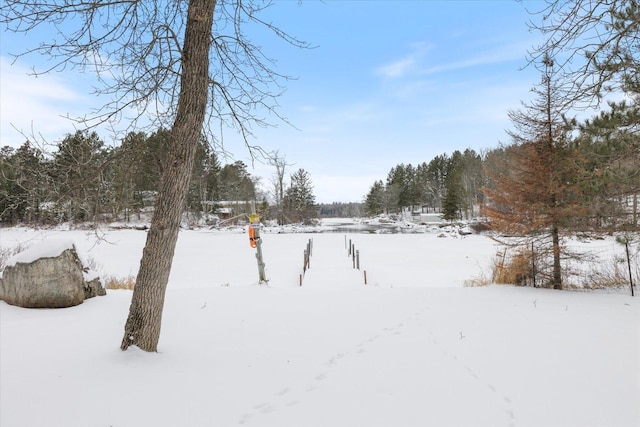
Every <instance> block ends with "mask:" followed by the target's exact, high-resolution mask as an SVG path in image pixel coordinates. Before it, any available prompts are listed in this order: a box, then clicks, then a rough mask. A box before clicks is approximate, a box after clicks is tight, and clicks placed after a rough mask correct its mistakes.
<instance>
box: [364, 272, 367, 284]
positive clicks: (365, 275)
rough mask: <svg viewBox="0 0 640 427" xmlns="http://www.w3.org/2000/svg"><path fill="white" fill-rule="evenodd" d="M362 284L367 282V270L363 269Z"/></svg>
mask: <svg viewBox="0 0 640 427" xmlns="http://www.w3.org/2000/svg"><path fill="white" fill-rule="evenodd" d="M364 284H365V285H366V284H367V270H365V271H364Z"/></svg>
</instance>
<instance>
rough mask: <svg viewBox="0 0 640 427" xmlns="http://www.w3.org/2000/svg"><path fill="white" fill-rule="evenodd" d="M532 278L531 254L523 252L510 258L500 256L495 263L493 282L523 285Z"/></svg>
mask: <svg viewBox="0 0 640 427" xmlns="http://www.w3.org/2000/svg"><path fill="white" fill-rule="evenodd" d="M530 278H531V254H530V253H529V251H526V250H521V251H518V252H516V253H515V254H513V255H512V256H510V257H506V256H504V255H503V256H498V257H496V258H495V259H494V262H493V282H495V283H501V284H507V285H523V284H526V282H527V280H529V279H530Z"/></svg>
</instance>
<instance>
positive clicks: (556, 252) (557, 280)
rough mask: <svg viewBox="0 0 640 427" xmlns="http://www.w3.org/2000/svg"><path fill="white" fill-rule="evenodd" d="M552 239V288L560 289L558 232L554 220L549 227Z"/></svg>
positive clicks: (560, 271) (560, 270)
mask: <svg viewBox="0 0 640 427" xmlns="http://www.w3.org/2000/svg"><path fill="white" fill-rule="evenodd" d="M551 239H552V240H553V289H562V269H561V265H560V233H559V231H558V224H557V222H555V221H554V223H553V227H552V228H551Z"/></svg>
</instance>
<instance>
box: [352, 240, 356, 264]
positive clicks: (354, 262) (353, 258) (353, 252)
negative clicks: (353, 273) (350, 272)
mask: <svg viewBox="0 0 640 427" xmlns="http://www.w3.org/2000/svg"><path fill="white" fill-rule="evenodd" d="M351 259H352V260H353V268H356V245H353V250H352V251H351Z"/></svg>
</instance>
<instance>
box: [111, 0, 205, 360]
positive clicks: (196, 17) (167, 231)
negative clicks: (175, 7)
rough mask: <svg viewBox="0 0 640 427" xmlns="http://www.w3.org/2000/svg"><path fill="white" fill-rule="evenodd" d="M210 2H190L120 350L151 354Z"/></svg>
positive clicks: (197, 99)
mask: <svg viewBox="0 0 640 427" xmlns="http://www.w3.org/2000/svg"><path fill="white" fill-rule="evenodd" d="M215 5H216V0H190V1H189V8H188V12H187V25H186V28H185V38H184V46H183V51H182V76H181V80H180V95H179V99H178V110H177V113H176V118H175V122H174V124H173V128H172V129H171V141H170V147H169V152H168V159H167V167H166V168H165V170H164V172H163V175H162V178H161V181H160V186H159V189H158V199H157V200H156V205H155V210H154V214H153V218H152V220H151V226H150V228H149V232H148V234H147V242H146V244H145V247H144V251H143V253H142V260H141V261H140V270H139V271H138V277H137V278H136V285H135V289H134V292H133V297H132V300H131V307H130V308H129V317H128V318H127V322H126V325H125V331H124V337H123V339H122V344H121V346H120V348H121V349H122V350H126V349H127V348H128V347H129V346H131V345H135V346H137V347H139V348H140V349H142V350H145V351H157V347H158V341H159V338H160V325H161V320H162V309H163V305H164V296H165V291H166V288H167V283H168V281H169V273H170V272H171V263H172V260H173V254H174V250H175V246H176V242H177V240H178V231H179V228H180V219H181V216H182V211H183V208H184V204H185V199H186V195H187V191H188V188H189V180H190V178H191V170H192V169H193V161H194V156H195V152H196V148H197V146H198V140H199V138H200V136H201V132H202V125H203V123H204V118H205V113H206V107H207V94H208V84H209V48H210V44H211V31H212V25H213V11H214V9H215Z"/></svg>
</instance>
